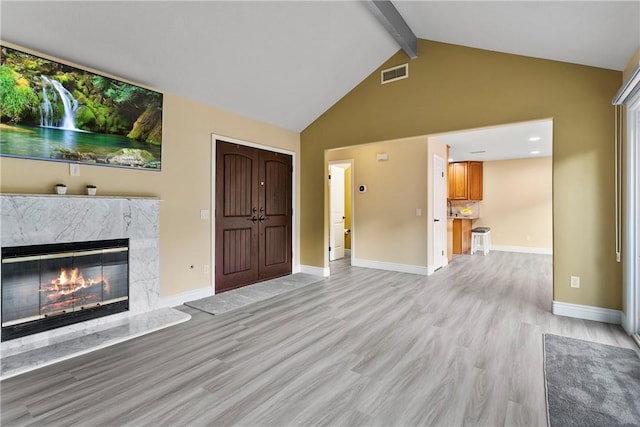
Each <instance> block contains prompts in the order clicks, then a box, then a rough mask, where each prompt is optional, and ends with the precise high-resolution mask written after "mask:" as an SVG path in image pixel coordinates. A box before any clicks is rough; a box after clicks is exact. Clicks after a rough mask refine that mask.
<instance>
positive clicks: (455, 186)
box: [449, 162, 469, 200]
mask: <svg viewBox="0 0 640 427" xmlns="http://www.w3.org/2000/svg"><path fill="white" fill-rule="evenodd" d="M468 197H469V192H468V188H467V162H455V163H449V199H450V200H467V199H468Z"/></svg>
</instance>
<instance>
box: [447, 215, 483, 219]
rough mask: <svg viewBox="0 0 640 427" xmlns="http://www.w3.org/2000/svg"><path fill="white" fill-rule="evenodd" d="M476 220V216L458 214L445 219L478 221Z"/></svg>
mask: <svg viewBox="0 0 640 427" xmlns="http://www.w3.org/2000/svg"><path fill="white" fill-rule="evenodd" d="M478 218H479V216H478V215H460V214H453V215H449V216H448V217H447V219H478Z"/></svg>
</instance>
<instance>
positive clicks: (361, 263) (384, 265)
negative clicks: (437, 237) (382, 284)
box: [351, 258, 429, 276]
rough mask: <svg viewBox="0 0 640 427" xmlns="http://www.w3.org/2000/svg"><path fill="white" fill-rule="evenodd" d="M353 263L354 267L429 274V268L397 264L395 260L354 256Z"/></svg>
mask: <svg viewBox="0 0 640 427" xmlns="http://www.w3.org/2000/svg"><path fill="white" fill-rule="evenodd" d="M351 265H353V266H354V267H365V268H375V269H377V270H388V271H398V272H400V273H411V274H421V275H423V276H427V275H428V274H429V268H428V267H423V266H420V265H409V264H397V263H394V262H384V261H372V260H369V259H360V258H352V259H351Z"/></svg>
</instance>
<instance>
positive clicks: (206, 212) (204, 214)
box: [200, 209, 209, 219]
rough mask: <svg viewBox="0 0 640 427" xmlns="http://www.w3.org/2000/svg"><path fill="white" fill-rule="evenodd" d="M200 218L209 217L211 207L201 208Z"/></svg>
mask: <svg viewBox="0 0 640 427" xmlns="http://www.w3.org/2000/svg"><path fill="white" fill-rule="evenodd" d="M200 219H209V209H200Z"/></svg>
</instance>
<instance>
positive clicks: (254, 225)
mask: <svg viewBox="0 0 640 427" xmlns="http://www.w3.org/2000/svg"><path fill="white" fill-rule="evenodd" d="M215 165H216V168H215V207H216V209H215V251H214V252H215V292H216V293H220V292H224V291H228V290H231V289H235V288H238V287H242V286H245V285H248V284H251V283H255V282H258V281H262V280H266V279H270V278H273V277H278V276H283V275H287V274H291V272H292V257H293V252H292V191H291V188H292V173H293V162H292V156H291V155H288V154H283V153H277V152H272V151H267V150H262V149H259V148H255V147H249V146H245V145H240V144H234V143H229V142H225V141H222V140H216V163H215Z"/></svg>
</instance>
